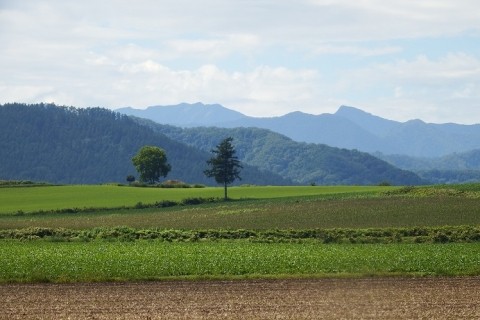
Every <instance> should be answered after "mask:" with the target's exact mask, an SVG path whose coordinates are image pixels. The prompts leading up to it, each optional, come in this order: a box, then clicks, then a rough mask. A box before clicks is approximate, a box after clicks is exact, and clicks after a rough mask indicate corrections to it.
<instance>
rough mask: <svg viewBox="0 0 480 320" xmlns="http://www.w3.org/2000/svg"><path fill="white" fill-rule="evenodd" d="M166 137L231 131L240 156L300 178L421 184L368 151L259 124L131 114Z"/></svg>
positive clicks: (200, 144)
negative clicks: (190, 122) (202, 123)
mask: <svg viewBox="0 0 480 320" xmlns="http://www.w3.org/2000/svg"><path fill="white" fill-rule="evenodd" d="M136 119H137V121H138V122H139V123H142V124H144V125H147V126H149V127H151V128H152V129H154V130H155V131H157V132H159V133H162V134H165V135H167V136H168V137H170V138H172V139H174V140H176V141H181V142H184V143H187V144H189V145H190V146H194V147H196V148H199V149H201V150H210V149H212V148H213V147H214V146H215V145H216V144H217V143H218V142H219V141H220V137H224V136H231V137H233V139H234V140H233V142H234V144H235V147H236V150H237V155H238V157H239V159H240V160H241V161H243V162H244V163H248V164H250V165H253V166H256V167H258V168H260V169H263V170H267V171H271V172H274V173H277V174H279V175H281V176H283V177H286V178H289V179H292V180H293V181H295V182H297V183H300V184H312V183H314V184H318V185H338V184H345V185H374V184H379V183H382V182H384V183H390V184H393V185H417V184H423V183H425V181H423V180H422V179H421V178H419V177H418V176H417V175H416V174H414V173H412V172H410V171H406V170H400V169H398V168H396V167H394V166H393V165H391V164H389V163H387V162H385V161H383V160H380V159H377V158H375V157H373V156H372V155H370V154H368V153H365V152H359V151H356V150H347V149H339V148H334V147H330V146H327V145H323V144H312V143H301V142H295V141H293V140H292V139H290V138H288V137H286V136H283V135H281V134H278V133H275V132H272V131H270V130H266V129H259V128H234V129H225V128H215V127H208V128H207V127H197V128H183V129H182V128H179V127H174V126H170V125H161V124H157V123H155V122H152V121H150V120H145V119H140V118H136Z"/></svg>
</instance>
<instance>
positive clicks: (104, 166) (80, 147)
mask: <svg viewBox="0 0 480 320" xmlns="http://www.w3.org/2000/svg"><path fill="white" fill-rule="evenodd" d="M219 139H220V138H219ZM144 145H154V146H158V147H161V148H162V149H164V150H165V151H166V153H167V159H168V162H169V163H170V164H171V165H172V171H171V172H170V173H169V174H168V176H167V179H178V180H182V181H184V182H187V183H200V184H208V185H214V184H215V182H214V181H213V180H212V179H208V178H207V177H205V175H204V174H203V170H205V169H206V160H207V159H208V158H210V156H211V155H210V153H208V152H206V151H201V150H198V149H196V148H194V147H192V146H187V145H186V144H183V143H181V142H177V141H174V140H172V139H171V138H168V137H167V136H165V135H164V134H161V133H159V132H154V131H153V130H152V129H151V128H148V127H146V126H143V125H140V124H139V123H137V122H136V121H133V120H132V119H131V118H129V117H128V116H125V115H121V114H119V113H116V112H113V111H111V110H108V109H103V108H87V109H81V108H74V107H64V106H56V105H53V104H33V105H26V104H18V103H12V104H5V105H1V106H0V159H1V160H0V180H1V179H4V180H9V179H15V180H34V181H46V182H51V183H72V184H73V183H108V182H117V183H118V182H120V183H125V182H126V181H125V179H126V176H127V175H130V174H131V175H134V176H137V173H136V172H135V169H134V167H133V165H132V161H131V159H132V157H133V156H134V155H135V154H136V153H137V151H138V150H139V149H140V148H141V147H142V146H144ZM244 167H245V168H244V169H243V170H242V174H241V176H242V178H243V180H242V181H240V182H241V183H250V184H278V185H282V184H283V185H286V184H292V182H291V181H289V180H288V179H283V178H281V177H280V176H279V175H276V174H272V173H270V172H265V171H261V170H258V169H257V168H254V167H252V166H248V165H246V166H244Z"/></svg>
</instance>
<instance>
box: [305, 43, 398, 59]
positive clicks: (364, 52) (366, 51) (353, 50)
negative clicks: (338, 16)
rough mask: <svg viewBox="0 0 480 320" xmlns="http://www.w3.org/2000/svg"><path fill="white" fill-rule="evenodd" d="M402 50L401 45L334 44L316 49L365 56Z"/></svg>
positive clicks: (327, 52)
mask: <svg viewBox="0 0 480 320" xmlns="http://www.w3.org/2000/svg"><path fill="white" fill-rule="evenodd" d="M400 51H402V48H401V47H399V46H387V47H378V48H368V47H360V46H348V45H347V46H346V45H333V44H326V45H320V46H318V47H317V48H316V49H315V50H314V52H315V53H317V54H351V55H358V56H363V57H371V56H381V55H388V54H393V53H398V52H400Z"/></svg>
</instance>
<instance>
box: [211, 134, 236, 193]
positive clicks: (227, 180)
mask: <svg viewBox="0 0 480 320" xmlns="http://www.w3.org/2000/svg"><path fill="white" fill-rule="evenodd" d="M232 141H233V138H232V137H229V138H226V139H224V140H223V141H222V142H220V144H219V145H217V146H216V148H215V149H213V150H212V151H211V152H212V153H214V154H215V156H214V157H213V158H211V159H210V160H208V161H207V164H208V165H209V166H210V169H207V170H205V171H204V173H205V175H206V176H207V177H210V178H211V177H213V178H215V181H216V182H217V183H219V184H223V186H224V190H225V200H227V199H228V197H227V186H228V185H229V184H231V183H232V182H234V181H235V179H237V178H238V179H240V180H241V179H242V178H240V176H239V174H240V169H242V168H243V167H242V165H241V164H240V161H239V160H238V158H237V157H236V156H235V149H234V148H233V146H232Z"/></svg>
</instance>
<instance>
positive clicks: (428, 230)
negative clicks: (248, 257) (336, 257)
mask: <svg viewBox="0 0 480 320" xmlns="http://www.w3.org/2000/svg"><path fill="white" fill-rule="evenodd" d="M0 239H17V240H35V239H45V240H50V241H57V242H60V241H92V240H99V239H102V240H120V241H135V240H145V239H149V240H153V239H157V240H162V241H176V242H185V241H189V242H194V241H203V240H238V239H247V240H249V241H253V242H273V243H279V242H289V241H300V240H316V241H318V242H320V243H400V242H406V243H448V242H455V243H460V242H480V227H478V226H477V227H474V226H456V227H452V226H448V227H424V228H420V227H414V228H383V229H373V228H369V229H303V230H302V229H290V230H245V229H238V230H222V229H210V230H164V229H134V228H128V227H115V228H93V229H86V230H72V229H62V228H26V229H20V230H18V229H17V230H0Z"/></svg>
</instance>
